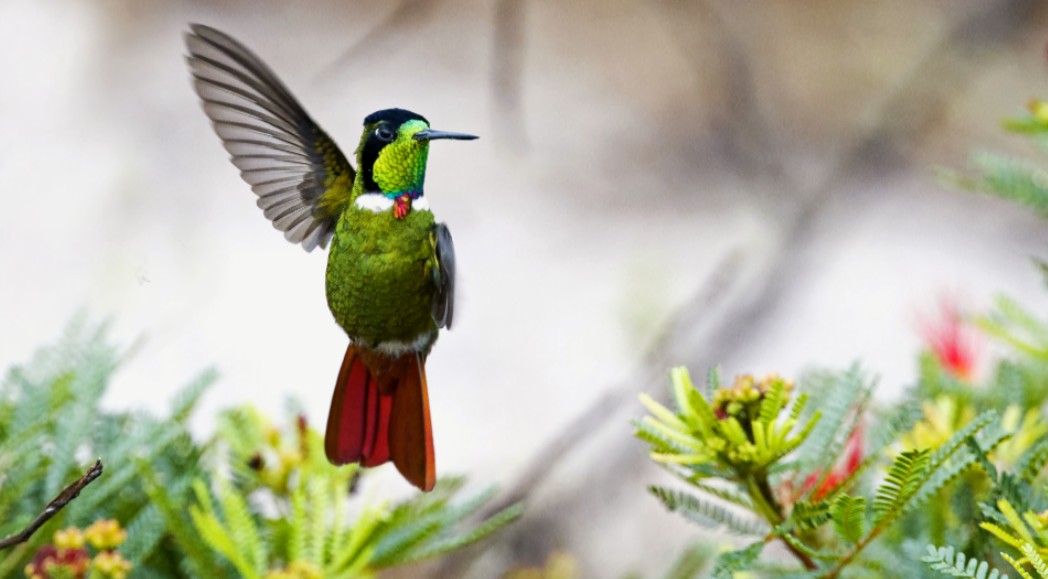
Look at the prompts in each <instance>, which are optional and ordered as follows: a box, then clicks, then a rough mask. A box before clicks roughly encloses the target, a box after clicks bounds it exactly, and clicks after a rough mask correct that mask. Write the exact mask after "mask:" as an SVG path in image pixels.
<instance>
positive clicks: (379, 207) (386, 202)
mask: <svg viewBox="0 0 1048 579" xmlns="http://www.w3.org/2000/svg"><path fill="white" fill-rule="evenodd" d="M353 205H354V206H355V207H359V208H360V209H367V210H368V211H370V212H372V213H383V212H386V211H389V210H390V209H392V208H393V200H392V199H390V198H389V197H386V196H385V195H382V194H381V193H365V194H363V195H360V196H358V197H357V199H356V200H355V201H353ZM411 210H412V211H429V210H430V209H429V201H428V200H427V199H426V197H425V195H423V196H422V197H419V198H418V199H415V200H414V201H412V202H411Z"/></svg>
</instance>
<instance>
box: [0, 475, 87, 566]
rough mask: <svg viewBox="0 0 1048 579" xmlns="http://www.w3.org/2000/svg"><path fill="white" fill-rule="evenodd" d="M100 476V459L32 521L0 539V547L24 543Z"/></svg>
mask: <svg viewBox="0 0 1048 579" xmlns="http://www.w3.org/2000/svg"><path fill="white" fill-rule="evenodd" d="M100 476H102V459H98V460H96V461H95V464H94V465H93V466H92V467H91V468H90V469H89V470H88V471H87V472H85V473H84V476H82V477H80V478H79V479H78V480H77V481H76V482H74V483H73V484H71V485H69V486H67V487H66V488H64V489H62V492H60V493H58V496H56V497H55V498H54V499H52V500H51V502H50V503H47V506H46V507H44V511H43V512H42V513H40V515H39V516H37V517H36V518H35V519H33V522H31V523H29V525H28V526H27V527H26V528H24V529H22V531H21V532H20V533H16V534H14V535H11V536H9V537H7V538H4V539H2V540H0V549H7V548H9V547H13V546H15V545H17V544H19V543H24V542H26V541H28V540H29V537H32V536H33V533H35V532H36V531H37V530H38V529H40V527H42V526H44V523H46V522H48V521H50V520H51V518H52V517H54V516H55V515H57V514H58V512H59V511H61V510H62V509H63V508H65V506H66V505H68V504H69V503H70V502H72V500H73V499H75V498H76V497H78V496H80V491H82V490H84V487H86V486H87V485H89V484H91V483H92V482H94V480H95V479H96V478H98V477H100Z"/></svg>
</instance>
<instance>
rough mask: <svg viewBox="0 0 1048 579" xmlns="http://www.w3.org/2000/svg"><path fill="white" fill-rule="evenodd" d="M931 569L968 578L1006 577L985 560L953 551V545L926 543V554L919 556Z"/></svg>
mask: <svg viewBox="0 0 1048 579" xmlns="http://www.w3.org/2000/svg"><path fill="white" fill-rule="evenodd" d="M921 561H923V562H924V563H926V564H927V565H928V567H929V568H930V569H932V570H933V571H938V572H939V573H941V574H943V575H946V576H947V577H966V578H968V579H1008V576H1007V575H1002V574H1001V572H1000V571H998V570H997V569H992V568H991V567H990V565H989V563H987V562H986V561H980V560H979V559H975V558H968V557H966V556H965V554H964V553H961V552H958V553H956V554H955V553H954V549H953V547H939V548H936V547H934V546H932V545H928V554H927V555H926V556H924V557H923V558H921Z"/></svg>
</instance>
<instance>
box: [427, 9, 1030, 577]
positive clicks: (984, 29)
mask: <svg viewBox="0 0 1048 579" xmlns="http://www.w3.org/2000/svg"><path fill="white" fill-rule="evenodd" d="M706 5H708V6H710V7H712V8H711V9H712V10H713V11H714V12H713V13H715V14H716V13H718V12H717V10H716V2H706ZM1037 5H1038V1H1037V0H1000V1H997V2H993V3H984V4H980V5H979V7H978V8H977V9H975V10H973V11H972V12H971V13H969V14H967V15H965V16H963V17H961V19H960V21H959V22H958V23H957V24H955V25H954V26H953V27H952V30H951V31H950V32H949V33H948V34H946V35H944V37H943V38H941V39H940V40H939V41H938V42H937V43H936V44H935V45H934V46H933V47H932V48H931V49H930V50H929V51H928V52H926V53H925V56H924V58H922V59H921V60H920V61H919V62H918V63H917V64H916V65H915V66H913V67H912V68H911V69H910V70H909V71H908V72H907V73H906V74H905V75H904V77H903V78H902V79H901V81H900V82H899V83H898V84H897V85H895V87H896V89H895V90H894V91H891V92H889V93H887V95H886V97H885V98H884V99H883V100H882V101H881V105H880V106H879V107H875V112H874V114H873V115H872V116H871V122H870V123H868V124H867V127H868V129H866V130H865V131H863V132H862V133H861V134H860V135H858V136H857V137H856V138H855V139H854V140H853V141H852V142H851V144H849V145H848V146H846V147H844V148H843V150H842V152H841V153H840V154H839V155H838V156H837V157H836V158H835V159H834V160H833V161H832V162H831V163H830V169H829V170H828V171H827V173H826V176H825V177H824V178H823V179H822V181H821V183H819V184H817V185H816V186H814V187H812V188H811V189H809V190H804V189H798V188H797V186H796V185H795V184H792V185H791V184H790V183H789V182H785V183H784V182H779V183H777V187H776V191H777V195H776V196H775V198H777V199H778V200H780V203H779V206H778V207H777V208H776V211H775V212H774V214H775V219H774V225H777V226H778V227H779V234H778V236H777V239H778V243H775V244H773V245H772V247H771V248H770V249H769V250H767V251H766V252H765V253H764V254H763V255H760V256H758V259H751V260H749V261H750V264H749V266H750V268H749V269H750V270H751V274H750V275H741V274H738V273H736V272H737V271H738V269H739V268H740V266H741V265H742V264H743V263H742V260H740V259H739V258H738V257H737V256H732V257H729V258H726V259H725V260H724V261H722V262H721V265H720V266H719V267H718V269H717V270H716V272H715V274H714V276H715V277H714V280H715V281H714V282H713V283H712V284H709V283H708V284H705V285H704V286H703V287H702V288H701V289H700V291H699V292H698V293H697V294H696V295H695V296H694V297H693V298H692V299H691V300H690V301H689V302H687V303H686V304H685V305H684V306H683V307H681V308H680V309H679V310H678V311H677V312H676V313H675V314H674V315H673V316H672V317H671V323H670V324H669V325H668V326H667V327H666V329H665V330H664V332H663V333H662V334H661V335H659V336H658V337H657V338H656V339H655V340H654V341H653V343H652V345H651V347H649V348H648V349H647V355H646V356H645V358H644V362H643V364H642V366H641V367H640V369H639V370H638V371H637V372H635V373H634V374H633V375H631V377H630V379H629V380H626V381H624V382H622V383H619V384H617V385H615V386H613V387H611V388H610V389H609V390H608V391H607V393H606V394H605V395H604V396H602V397H601V398H600V399H599V400H597V401H596V402H595V403H594V404H593V405H592V406H591V408H589V409H588V410H586V411H584V412H583V413H582V414H581V415H580V417H579V418H577V419H576V420H575V421H574V422H573V423H572V424H570V425H568V426H567V427H566V428H565V429H564V430H562V431H561V432H559V433H558V434H556V435H555V436H554V437H553V439H552V440H551V441H550V442H549V443H548V444H547V445H546V446H544V447H543V448H542V449H541V450H540V451H539V452H537V453H535V455H534V458H533V459H532V462H531V464H530V465H529V466H528V467H527V468H526V469H525V470H524V474H523V475H522V476H521V477H520V478H519V479H518V480H517V481H516V482H515V483H514V484H511V485H509V486H508V488H507V490H506V491H505V492H504V493H503V496H502V498H501V500H500V501H499V502H498V503H497V504H498V505H506V504H512V503H514V502H519V501H523V500H527V498H528V497H529V496H530V495H532V494H534V493H536V492H537V490H538V489H539V488H540V485H541V483H542V482H543V481H544V480H545V479H546V478H547V477H549V475H550V474H551V473H552V472H553V471H554V470H555V469H556V468H557V465H558V464H560V463H563V462H565V461H566V460H567V459H568V458H569V457H571V455H572V454H571V453H572V451H577V450H578V449H579V448H580V447H582V445H583V443H584V442H585V441H586V440H587V439H589V438H592V437H594V436H595V435H596V434H597V433H599V432H601V430H602V427H604V426H606V425H607V424H608V423H609V422H611V421H613V420H618V419H621V418H623V415H624V414H625V412H624V411H625V410H628V408H629V405H630V404H632V403H633V402H634V395H635V394H636V393H637V392H638V391H641V390H650V389H651V387H652V385H654V384H661V383H662V382H663V381H664V380H665V376H666V371H667V368H668V367H669V362H670V359H672V358H676V357H678V356H680V355H682V353H684V352H687V353H688V354H684V355H693V353H694V352H701V356H702V358H703V362H704V363H705V364H704V365H709V364H712V363H715V362H716V361H718V360H724V359H726V358H728V357H729V356H730V354H731V353H732V352H733V351H735V349H736V347H737V345H738V344H740V343H744V342H745V341H747V340H748V339H750V338H751V337H752V334H753V333H756V332H760V331H761V326H760V324H759V321H760V320H761V319H763V318H764V317H766V314H767V312H768V311H770V310H772V309H774V307H775V306H776V305H777V301H778V299H779V297H780V296H781V294H782V292H783V290H784V288H787V287H790V286H791V285H793V284H796V283H797V280H796V275H795V273H796V272H797V271H798V270H799V268H798V267H797V266H798V262H799V261H800V260H801V259H802V257H803V255H804V254H805V252H806V251H807V250H808V249H809V248H810V247H812V246H813V245H814V244H815V241H816V240H818V239H819V234H818V232H817V230H816V228H815V227H814V225H815V224H816V222H817V221H818V218H819V217H820V216H821V215H822V214H823V213H824V212H825V211H826V210H827V208H828V207H829V203H828V200H829V198H830V196H831V194H832V193H834V192H838V191H840V190H841V189H842V187H843V185H845V184H846V183H848V182H849V181H851V180H853V179H856V178H857V177H860V176H861V175H862V174H864V172H866V171H869V170H873V169H877V170H886V169H891V168H895V169H898V168H900V167H904V166H906V163H907V161H908V153H910V151H911V149H912V148H913V146H914V145H916V144H917V142H918V141H919V140H920V138H921V137H923V136H924V135H925V134H926V132H927V131H929V130H930V129H931V128H933V127H934V126H935V125H936V124H937V123H939V122H940V121H941V118H942V116H943V112H944V111H945V110H946V109H947V102H948V99H949V98H950V97H953V96H955V95H956V94H957V93H958V92H959V91H960V90H961V89H962V88H963V87H964V86H966V85H967V84H968V83H970V82H971V80H972V78H973V77H974V76H975V74H976V72H977V71H979V70H981V68H980V65H982V64H985V58H986V57H987V56H988V49H990V48H993V47H995V46H998V45H1000V44H1001V43H1003V42H1005V41H1007V40H1008V39H1010V38H1012V37H1013V36H1015V35H1016V34H1017V33H1018V32H1020V31H1021V30H1023V29H1024V27H1026V26H1030V25H1032V24H1033V23H1035V22H1036V20H1035V19H1034V18H1032V17H1031V16H1032V13H1033V11H1034V10H1035V9H1036V8H1037ZM726 30H727V31H728V32H729V33H730V32H731V30H730V28H727V29H726ZM736 36H737V35H736ZM725 43H726V45H727V47H728V48H727V53H728V56H727V57H726V58H728V59H729V60H731V64H730V65H728V66H727V67H726V70H727V71H730V73H731V74H747V75H749V76H750V77H752V70H753V69H752V67H751V66H749V63H748V58H749V55H748V54H747V53H746V51H745V50H742V49H740V48H739V47H741V46H743V45H742V41H741V39H738V38H735V39H730V40H726V41H725ZM980 60H983V62H980ZM731 86H733V87H735V88H736V90H740V89H741V90H746V91H753V86H754V79H753V78H749V79H742V80H736V81H733V82H732V83H731ZM740 102H742V103H743V106H742V108H741V109H740V110H739V111H738V112H739V113H740V117H743V118H744V121H740V122H744V123H747V124H749V126H750V128H749V129H747V130H748V131H754V130H756V131H758V133H757V134H758V136H759V134H760V131H761V130H762V129H761V127H762V126H766V120H763V119H762V117H761V115H760V107H759V106H758V101H757V100H755V99H751V98H747V99H744V100H742V101H740ZM758 140H759V139H758ZM747 142H753V139H750V140H749V141H747ZM777 166H779V163H775V162H773V163H770V164H767V165H766V170H768V171H772V172H775V171H777V170H778V169H776V167H777ZM790 193H793V194H792V195H791V194H790ZM718 280H719V281H718ZM711 288H715V289H711ZM711 293H712V296H713V297H712V298H711ZM663 390H664V389H663ZM656 398H658V399H661V400H665V398H666V394H665V392H663V391H659V392H658V393H657V394H656ZM620 443H621V441H618V440H616V444H615V445H614V448H615V451H614V452H613V453H611V454H609V453H601V454H600V456H599V458H598V459H596V460H595V461H594V464H592V465H590V466H591V467H592V468H587V469H586V470H585V472H587V473H588V475H587V481H595V480H609V481H623V480H630V479H629V477H624V476H622V474H623V473H635V472H641V469H642V467H643V465H642V464H641V461H642V460H643V456H642V453H638V452H635V451H634V449H632V448H631V447H629V446H624V445H622V444H620ZM609 457H610V458H609ZM573 492H574V494H573V495H572V496H567V497H563V500H562V501H558V502H559V504H558V505H557V508H568V509H575V510H582V509H591V510H592V509H593V506H594V502H595V501H596V502H599V503H600V508H601V509H605V510H606V507H607V503H606V501H607V499H606V497H607V493H602V492H594V487H593V486H592V484H591V485H589V486H581V489H576V490H574V491H573ZM587 498H588V499H589V500H586V499H587ZM562 515H563V513H562ZM533 516H539V517H540V516H541V514H540V513H537V512H536V511H535V509H534V506H532V508H531V509H530V510H529V514H528V515H527V516H525V518H524V519H523V520H522V521H521V522H520V523H519V524H518V525H517V526H516V527H514V529H512V531H511V532H512V533H514V534H519V536H527V535H528V533H529V527H528V520H529V519H530V518H532V517H533ZM594 518H596V515H594ZM561 520H567V517H563V516H562V517H561ZM512 543H513V542H512V541H510V542H509V543H508V544H512ZM466 564H468V562H466V561H463V560H458V559H457V558H456V557H452V558H449V560H448V561H446V563H445V565H444V567H443V568H442V573H441V574H442V575H444V576H448V575H451V574H453V573H452V570H455V569H461V568H462V566H463V565H466Z"/></svg>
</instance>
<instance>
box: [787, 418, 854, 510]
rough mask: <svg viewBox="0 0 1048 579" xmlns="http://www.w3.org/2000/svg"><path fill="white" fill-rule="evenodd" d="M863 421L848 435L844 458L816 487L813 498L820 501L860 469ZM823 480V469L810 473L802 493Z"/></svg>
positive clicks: (802, 487) (805, 480)
mask: <svg viewBox="0 0 1048 579" xmlns="http://www.w3.org/2000/svg"><path fill="white" fill-rule="evenodd" d="M862 430H863V429H862V422H859V423H858V424H857V425H856V426H855V430H853V431H852V433H851V435H850V436H849V437H848V442H847V443H846V444H845V446H844V457H843V460H841V461H840V462H838V463H837V466H835V467H833V470H831V471H830V475H829V476H827V477H826V479H825V480H823V481H822V484H820V485H819V488H817V489H815V492H814V493H812V496H811V498H812V500H814V501H819V500H822V499H824V498H826V496H827V495H829V494H830V493H831V492H833V491H834V489H836V488H837V487H838V486H840V485H841V483H843V482H844V481H846V480H848V477H850V476H851V475H853V474H855V471H856V470H858V469H859V466H860V465H861V464H862V460H863V452H862ZM820 480H822V471H821V470H816V471H815V472H813V473H811V474H810V475H808V478H806V479H804V484H803V485H802V486H801V494H804V493H806V492H808V491H809V490H811V489H812V487H814V486H815V485H817V484H819V481H820Z"/></svg>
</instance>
